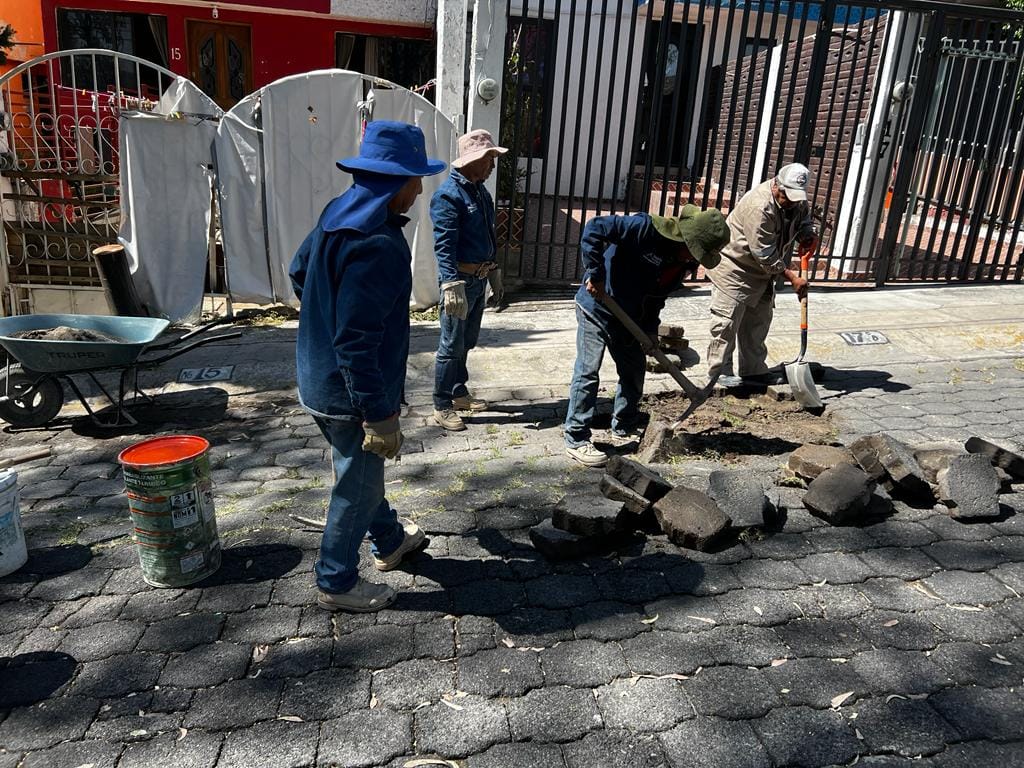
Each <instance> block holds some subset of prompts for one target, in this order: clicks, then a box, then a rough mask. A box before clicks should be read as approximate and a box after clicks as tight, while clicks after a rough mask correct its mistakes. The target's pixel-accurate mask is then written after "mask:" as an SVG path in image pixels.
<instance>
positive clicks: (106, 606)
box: [46, 595, 128, 629]
mask: <svg viewBox="0 0 1024 768" xmlns="http://www.w3.org/2000/svg"><path fill="white" fill-rule="evenodd" d="M127 602H128V598H127V597H125V596H124V595H98V596H96V597H88V598H85V599H84V600H83V601H82V605H81V607H79V608H78V610H76V611H75V612H74V613H73V614H72V615H70V616H68V617H67V618H64V619H61V620H60V621H54V620H53V619H54V618H55V617H53V616H47V617H46V623H47V624H51V625H52V624H60V625H61V627H63V628H64V629H77V628H79V627H87V626H91V625H93V624H98V623H99V622H101V621H113V620H114V619H116V618H118V617H119V616H120V615H121V611H122V610H123V609H124V606H125V604H126V603H127Z"/></svg>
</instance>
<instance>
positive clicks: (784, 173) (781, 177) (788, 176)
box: [775, 163, 811, 203]
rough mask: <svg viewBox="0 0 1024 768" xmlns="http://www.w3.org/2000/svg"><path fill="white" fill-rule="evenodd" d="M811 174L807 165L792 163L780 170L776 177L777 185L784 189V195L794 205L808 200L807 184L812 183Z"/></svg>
mask: <svg viewBox="0 0 1024 768" xmlns="http://www.w3.org/2000/svg"><path fill="white" fill-rule="evenodd" d="M810 178H811V172H810V171H809V170H807V166H806V165H801V164H800V163H790V164H789V165H784V166H782V167H781V168H779V172H778V173H777V174H776V176H775V183H776V184H778V185H779V186H780V187H782V191H783V193H784V194H785V195H786V197H787V198H789V199H790V200H792V201H793V202H794V203H798V202H800V201H802V200H806V199H807V182H808V181H810Z"/></svg>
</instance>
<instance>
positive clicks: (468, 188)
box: [430, 169, 498, 283]
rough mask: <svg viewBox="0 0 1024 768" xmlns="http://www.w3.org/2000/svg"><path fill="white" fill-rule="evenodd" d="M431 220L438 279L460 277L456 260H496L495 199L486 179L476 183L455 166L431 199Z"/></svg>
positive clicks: (446, 280) (440, 280) (477, 261)
mask: <svg viewBox="0 0 1024 768" xmlns="http://www.w3.org/2000/svg"><path fill="white" fill-rule="evenodd" d="M430 219H431V221H433V222H434V256H435V257H436V258H437V277H438V281H439V282H442V283H448V282H451V281H452V280H458V279H459V272H458V269H456V266H455V265H456V263H457V262H460V261H462V262H469V263H473V264H479V263H482V262H485V261H493V260H494V254H495V253H497V250H498V249H497V241H496V238H495V234H494V200H493V199H492V198H491V193H490V192H488V191H487V188H486V187H485V186H484V185H483V182H479V183H474V182H472V181H470V180H469V179H467V178H466V177H465V176H463V175H462V174H461V173H459V172H458V171H456V170H454V169H453V170H452V172H451V174H450V175H449V176H448V178H447V179H445V181H444V183H443V184H441V186H440V187H439V188H438V190H437V192H435V193H434V196H433V197H431V198H430Z"/></svg>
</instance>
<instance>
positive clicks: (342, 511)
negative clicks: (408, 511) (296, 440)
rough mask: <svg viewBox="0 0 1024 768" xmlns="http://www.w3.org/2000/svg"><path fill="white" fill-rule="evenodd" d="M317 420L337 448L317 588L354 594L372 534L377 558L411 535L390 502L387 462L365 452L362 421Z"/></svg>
mask: <svg viewBox="0 0 1024 768" xmlns="http://www.w3.org/2000/svg"><path fill="white" fill-rule="evenodd" d="M315 418H316V424H317V426H318V427H320V431H321V432H322V433H323V435H324V437H326V438H327V441H328V442H329V443H330V444H331V455H332V460H333V462H334V488H333V489H331V501H330V504H329V505H328V507H327V524H326V526H325V527H324V535H323V539H322V540H321V542H320V559H319V560H317V561H316V566H315V568H314V570H315V571H316V584H317V586H318V587H319V588H320V589H322V590H323V591H324V592H333V593H335V594H337V593H340V592H348V591H349V590H350V589H352V587H354V586H355V583H356V581H357V580H358V578H359V545H360V543H362V541H363V538H364V537H365V536H366V534H367V532H369V534H370V542H371V545H372V549H373V552H374V554H381V553H383V554H384V555H388V554H391V553H392V552H394V551H395V550H396V549H398V547H399V546H400V545H401V543H402V540H403V539H404V538H405V531H404V530H403V528H402V526H401V524H400V523H399V522H398V515H397V514H395V510H393V509H392V508H391V505H390V504H388V500H387V499H385V498H384V459H382V458H381V457H380V456H377V455H375V454H372V453H367V452H366V451H364V450H363V437H364V433H363V427H362V425H361V424H360V423H359V422H357V421H338V420H335V419H321V418H319V417H315Z"/></svg>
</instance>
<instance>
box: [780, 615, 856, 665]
mask: <svg viewBox="0 0 1024 768" xmlns="http://www.w3.org/2000/svg"><path fill="white" fill-rule="evenodd" d="M774 631H775V633H776V635H777V636H778V638H779V640H780V641H781V642H782V644H783V646H784V647H785V648H787V649H788V651H789V653H790V654H791V655H793V656H795V657H798V658H804V657H809V656H814V657H819V658H824V659H833V658H849V657H850V656H852V655H853V654H854V653H856V652H857V651H860V650H865V649H867V648H870V647H871V644H870V643H869V642H868V641H867V640H866V639H865V638H864V637H863V635H861V634H860V632H859V631H857V629H856V628H855V627H854V626H853V625H851V624H850V622H849V621H847V620H845V619H798V620H797V621H790V622H787V623H786V624H780V625H779V626H777V627H774Z"/></svg>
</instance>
